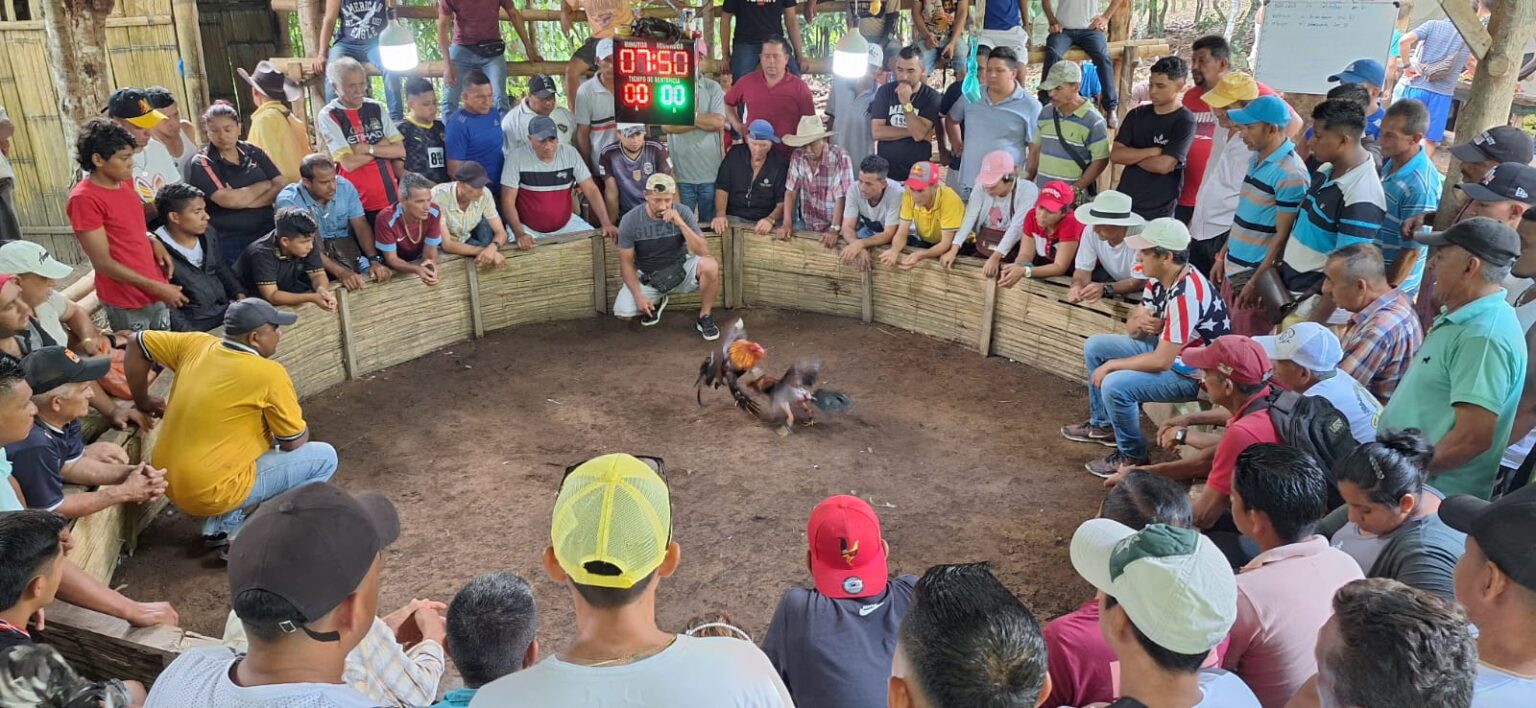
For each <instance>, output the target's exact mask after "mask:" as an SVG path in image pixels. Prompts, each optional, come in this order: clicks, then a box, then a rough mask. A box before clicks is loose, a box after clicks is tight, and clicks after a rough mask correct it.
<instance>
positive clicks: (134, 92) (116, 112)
mask: <svg viewBox="0 0 1536 708" xmlns="http://www.w3.org/2000/svg"><path fill="white" fill-rule="evenodd" d="M101 112H102V113H105V114H107V116H109V117H111V118H117V119H118V120H125V121H128V122H129V123H132V124H133V125H135V126H138V127H140V128H145V129H148V128H153V127H155V126H156V125H159V124H160V121H163V120H165V114H164V113H161V112H160V111H157V110H155V107H154V106H152V105H150V103H149V96H148V95H146V94H145V93H144V91H143V90H141V89H136V88H120V89H118V90H116V91H113V92H112V95H111V96H108V97H107V105H106V106H104V107H103V108H102V109H101Z"/></svg>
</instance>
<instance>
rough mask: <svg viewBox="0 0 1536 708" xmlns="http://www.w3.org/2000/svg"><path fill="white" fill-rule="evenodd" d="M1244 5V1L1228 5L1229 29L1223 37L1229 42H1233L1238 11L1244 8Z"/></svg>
mask: <svg viewBox="0 0 1536 708" xmlns="http://www.w3.org/2000/svg"><path fill="white" fill-rule="evenodd" d="M1242 4H1243V0H1232V2H1230V3H1228V4H1227V29H1226V31H1225V32H1223V33H1222V35H1221V36H1223V37H1225V38H1226V39H1227V41H1228V42H1231V41H1232V30H1233V29H1234V27H1233V25H1234V24H1236V23H1237V11H1238V10H1239V9H1241V8H1242Z"/></svg>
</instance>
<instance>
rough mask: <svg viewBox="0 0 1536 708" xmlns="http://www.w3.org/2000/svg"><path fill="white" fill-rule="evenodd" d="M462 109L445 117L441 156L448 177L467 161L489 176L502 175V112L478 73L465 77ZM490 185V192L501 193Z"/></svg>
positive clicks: (479, 72) (485, 78) (487, 82)
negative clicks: (445, 165)
mask: <svg viewBox="0 0 1536 708" xmlns="http://www.w3.org/2000/svg"><path fill="white" fill-rule="evenodd" d="M460 100H461V101H463V107H462V108H460V109H459V110H457V111H454V112H453V114H452V115H450V116H448V120H447V121H445V123H446V124H447V135H446V137H445V138H444V144H443V152H444V154H445V156H446V157H447V158H448V174H453V173H455V172H457V171H458V170H459V165H462V164H464V163H465V162H466V161H474V162H478V163H480V166H481V167H484V168H485V173H486V174H488V175H499V174H501V167H502V165H503V164H505V163H506V161H507V158H506V155H505V153H503V152H502V147H503V144H504V143H505V136H503V135H502V132H501V109H500V108H497V107H496V94H495V92H494V91H492V90H491V80H490V78H488V77H487V76H486V75H485V74H484V73H483V72H481V71H480V70H479V69H475V70H473V71H470V72H469V73H468V74H465V75H464V91H463V93H462V94H460ZM500 188H501V185H500V184H499V183H493V184H492V185H491V189H493V190H497V191H498V192H499V191H500Z"/></svg>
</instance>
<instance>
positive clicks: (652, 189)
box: [645, 172, 677, 194]
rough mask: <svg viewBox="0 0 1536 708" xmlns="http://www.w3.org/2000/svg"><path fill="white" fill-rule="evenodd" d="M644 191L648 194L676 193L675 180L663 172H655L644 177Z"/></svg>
mask: <svg viewBox="0 0 1536 708" xmlns="http://www.w3.org/2000/svg"><path fill="white" fill-rule="evenodd" d="M645 191H646V192H647V193H650V194H677V180H675V179H672V175H669V174H667V173H665V172H657V173H656V174H654V175H651V176H650V177H647V178H646V180H645Z"/></svg>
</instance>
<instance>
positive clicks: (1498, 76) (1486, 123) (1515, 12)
mask: <svg viewBox="0 0 1536 708" xmlns="http://www.w3.org/2000/svg"><path fill="white" fill-rule="evenodd" d="M1533 25H1536V2H1531V0H1495V2H1494V5H1493V16H1492V17H1491V18H1490V19H1489V21H1488V33H1489V34H1490V35H1492V36H1493V44H1492V46H1490V47H1489V48H1488V53H1487V54H1486V55H1484V56H1483V58H1482V60H1481V61H1479V62H1478V63H1477V71H1476V72H1475V73H1474V74H1473V75H1472V90H1471V92H1470V95H1469V96H1468V97H1467V101H1466V103H1463V104H1462V106H1461V112H1460V113H1458V114H1457V116H1456V139H1457V140H1462V141H1464V140H1467V139H1469V138H1471V137H1472V136H1474V135H1477V134H1478V133H1481V132H1482V131H1484V130H1487V129H1489V128H1492V127H1494V126H1497V125H1504V124H1506V123H1508V122H1509V109H1510V106H1511V105H1512V104H1513V103H1514V98H1515V80H1516V78H1517V74H1518V73H1519V71H1520V63H1521V60H1523V59H1524V58H1525V56H1524V51H1525V42H1526V40H1527V39H1529V38H1530V35H1531V27H1532V26H1533ZM1446 144H1449V141H1446ZM1442 149H1443V148H1442ZM1445 152H1446V153H1447V154H1449V153H1450V150H1448V149H1446V150H1445ZM1460 182H1461V161H1460V160H1457V159H1456V158H1455V156H1452V157H1451V162H1450V166H1449V169H1448V170H1447V171H1446V180H1445V191H1444V192H1443V194H1442V196H1441V199H1440V203H1441V204H1442V205H1445V207H1447V208H1442V209H1440V211H1439V212H1438V215H1437V216H1436V219H1435V223H1436V225H1437V226H1438V227H1439V228H1445V227H1447V226H1450V222H1451V219H1453V218H1455V215H1456V212H1458V211H1460V210H1461V209H1460V205H1461V203H1462V192H1461V190H1459V189H1456V185H1457V184H1458V183H1460Z"/></svg>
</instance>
